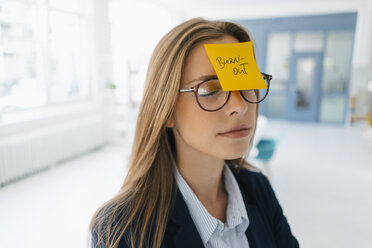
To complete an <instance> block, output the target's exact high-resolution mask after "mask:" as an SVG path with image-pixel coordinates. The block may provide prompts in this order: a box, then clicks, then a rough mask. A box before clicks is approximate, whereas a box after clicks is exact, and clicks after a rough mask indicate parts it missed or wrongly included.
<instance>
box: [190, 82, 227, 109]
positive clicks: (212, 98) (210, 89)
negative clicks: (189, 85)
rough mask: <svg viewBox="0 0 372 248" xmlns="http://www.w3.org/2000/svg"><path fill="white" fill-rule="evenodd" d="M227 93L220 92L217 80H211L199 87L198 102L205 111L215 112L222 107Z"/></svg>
mask: <svg viewBox="0 0 372 248" xmlns="http://www.w3.org/2000/svg"><path fill="white" fill-rule="evenodd" d="M228 93H229V92H228V91H223V90H222V88H221V84H220V82H219V81H218V79H211V80H208V81H205V82H204V83H202V84H201V85H199V88H198V92H197V97H198V102H199V104H200V106H202V108H204V109H206V110H216V109H218V108H220V107H221V106H222V105H224V103H225V101H226V98H227V96H228Z"/></svg>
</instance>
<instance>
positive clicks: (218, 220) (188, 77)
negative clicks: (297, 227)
mask: <svg viewBox="0 0 372 248" xmlns="http://www.w3.org/2000/svg"><path fill="white" fill-rule="evenodd" d="M245 41H251V37H250V36H249V34H248V33H247V31H246V30H244V28H242V27H241V26H239V25H237V24H234V23H231V22H222V21H207V20H204V19H200V18H197V19H192V20H190V21H187V22H184V23H182V24H180V25H178V26H177V27H175V28H174V29H172V30H171V31H170V32H169V33H168V34H166V35H165V36H164V37H163V38H162V40H161V41H160V42H159V44H158V45H157V47H156V48H155V50H154V52H153V55H152V58H151V61H150V64H149V68H148V72H147V78H146V87H145V91H144V95H143V99H142V103H141V106H140V110H139V114H138V120H137V126H136V133H135V138H134V144H133V147H132V154H131V158H130V163H129V170H128V173H127V176H126V178H125V180H124V183H123V185H122V187H121V189H120V191H119V192H118V194H117V195H116V196H115V197H114V198H112V199H111V200H110V201H108V202H106V203H105V204H104V205H103V206H102V207H100V208H99V209H98V210H97V211H96V213H95V215H94V216H93V218H92V221H91V225H90V231H91V233H92V246H93V247H110V248H114V247H120V248H124V247H166V248H168V247H185V248H186V247H193V248H194V247H195V248H196V247H239V248H240V247H242V248H243V247H251V248H254V247H262V248H270V247H286V248H288V247H299V245H298V242H297V240H296V238H295V237H294V236H293V235H292V233H291V229H290V227H289V225H288V223H287V220H286V218H285V216H284V215H283V212H282V208H281V206H280V204H279V202H278V200H277V198H276V196H275V193H274V192H273V189H272V187H271V185H270V183H269V181H268V180H267V178H266V177H265V176H264V175H263V174H262V173H260V172H259V171H257V170H256V169H255V167H253V166H251V165H250V164H248V163H247V162H246V161H245V159H244V156H245V155H246V154H247V153H248V151H249V149H250V148H251V146H252V142H253V138H254V134H255V130H256V122H257V117H258V113H259V111H258V106H259V104H258V103H259V102H261V101H262V100H263V99H264V98H265V97H266V95H267V92H268V90H267V91H266V90H265V91H264V92H262V90H261V92H260V91H258V90H245V91H232V92H226V91H222V89H221V86H220V84H219V81H218V78H217V77H216V73H215V71H214V69H213V67H212V64H211V63H210V61H209V59H208V57H207V53H206V51H205V49H204V47H203V44H206V43H237V42H245ZM262 76H263V77H264V79H265V81H266V82H267V84H268V86H269V81H270V79H271V76H270V75H267V74H264V73H263V74H262Z"/></svg>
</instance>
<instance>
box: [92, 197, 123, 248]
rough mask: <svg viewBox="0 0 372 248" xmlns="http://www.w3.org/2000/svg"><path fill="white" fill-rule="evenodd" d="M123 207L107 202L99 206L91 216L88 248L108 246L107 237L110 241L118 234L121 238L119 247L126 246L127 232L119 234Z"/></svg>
mask: <svg viewBox="0 0 372 248" xmlns="http://www.w3.org/2000/svg"><path fill="white" fill-rule="evenodd" d="M124 208H125V207H123V205H120V206H119V204H116V203H113V202H109V203H106V204H104V205H103V206H101V207H100V208H99V209H98V210H97V211H96V213H95V214H94V216H93V219H92V222H91V225H90V229H89V235H88V236H89V238H90V242H89V243H90V247H92V248H93V247H94V248H101V247H102V248H103V247H106V245H107V244H108V236H109V237H110V239H112V238H113V237H114V238H115V237H116V236H117V235H118V234H119V233H120V234H121V235H120V236H121V237H122V238H120V239H119V238H118V239H119V240H120V242H119V246H118V247H120V248H122V247H129V246H128V237H129V232H125V233H121V232H120V230H121V224H122V223H123V214H122V213H123V209H124Z"/></svg>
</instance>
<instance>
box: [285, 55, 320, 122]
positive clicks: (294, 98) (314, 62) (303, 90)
mask: <svg viewBox="0 0 372 248" xmlns="http://www.w3.org/2000/svg"><path fill="white" fill-rule="evenodd" d="M291 57H292V58H291V69H290V79H289V87H288V92H287V94H288V102H287V103H288V106H287V111H288V112H287V116H288V119H290V120H295V121H308V122H317V121H318V112H319V98H320V80H321V75H320V74H321V65H322V57H323V56H322V53H314V52H309V53H293V54H292V56H291Z"/></svg>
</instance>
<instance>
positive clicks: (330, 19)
mask: <svg viewBox="0 0 372 248" xmlns="http://www.w3.org/2000/svg"><path fill="white" fill-rule="evenodd" d="M356 20H357V12H349V13H337V14H325V15H309V16H296V17H284V18H267V19H266V18H264V19H244V20H242V19H235V20H234V19H232V21H234V22H238V23H241V24H242V25H243V26H245V27H246V28H247V29H248V30H249V31H250V33H251V34H252V35H253V38H254V41H255V45H256V47H255V52H256V55H257V61H256V62H257V64H258V67H259V68H260V70H261V71H263V72H266V73H269V74H270V72H269V71H266V59H267V40H268V37H269V34H270V33H272V32H289V33H290V34H291V35H293V34H294V33H295V32H298V31H321V32H324V34H325V35H324V37H326V36H327V35H328V33H329V32H331V31H336V30H353V31H355V27H356ZM323 44H325V43H323ZM353 46H354V44H353ZM291 50H292V51H293V44H292V49H291ZM322 52H323V53H324V48H323V51H322ZM321 71H322V70H320V72H321ZM273 78H275V75H273ZM320 81H321V79H320ZM287 90H288V89H287ZM271 93H272V94H282V92H271ZM325 94H327V95H328V93H320V92H319V94H318V97H320V96H321V95H325ZM341 94H343V95H344V96H345V100H346V105H345V112H344V113H345V114H344V123H345V122H346V118H345V116H346V112H347V109H348V108H349V101H348V97H349V86H348V89H347V90H346V91H345V92H343V93H341ZM287 95H288V94H287ZM268 97H270V92H269V95H268ZM287 102H288V101H287ZM319 104H320V99H318V105H319ZM318 110H319V106H318ZM287 112H288V114H287ZM290 112H291V111H289V110H288V109H286V114H285V116H286V117H285V118H287V116H290V115H291V113H290ZM260 114H263V115H266V101H263V102H262V103H260ZM317 118H319V113H318V116H317Z"/></svg>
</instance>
